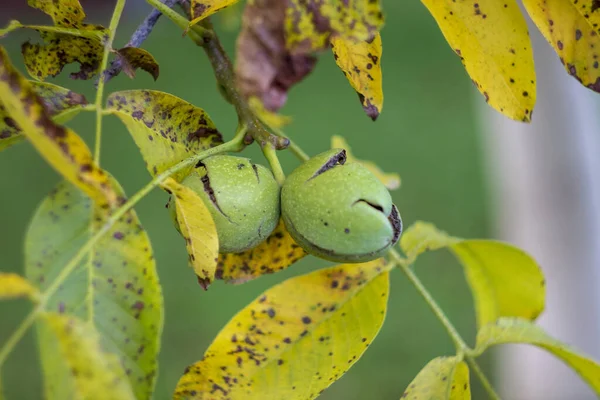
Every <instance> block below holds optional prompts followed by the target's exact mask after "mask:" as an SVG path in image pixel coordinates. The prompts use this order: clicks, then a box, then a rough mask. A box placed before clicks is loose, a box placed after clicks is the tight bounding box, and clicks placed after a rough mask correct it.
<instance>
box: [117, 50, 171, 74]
mask: <svg viewBox="0 0 600 400" xmlns="http://www.w3.org/2000/svg"><path fill="white" fill-rule="evenodd" d="M115 52H116V54H117V57H119V59H120V60H121V67H122V68H123V72H125V75H127V76H128V77H130V78H131V79H133V78H135V70H136V69H138V68H140V69H143V70H144V71H146V72H147V73H149V74H150V75H152V77H153V78H154V80H157V79H158V75H159V73H160V71H159V67H158V63H157V62H156V59H155V58H154V56H153V55H152V54H150V52H148V51H147V50H144V49H140V48H139V47H123V48H122V49H119V50H115Z"/></svg>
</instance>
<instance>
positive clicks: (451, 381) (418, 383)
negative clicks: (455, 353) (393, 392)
mask: <svg viewBox="0 0 600 400" xmlns="http://www.w3.org/2000/svg"><path fill="white" fill-rule="evenodd" d="M401 398H402V399H411V400H471V388H470V387H469V367H468V366H467V364H466V363H465V362H464V361H462V360H461V359H459V358H458V357H437V358H434V359H433V360H431V361H429V363H427V365H426V366H425V367H423V369H422V370H421V371H420V372H419V374H418V375H417V376H416V377H415V379H413V380H412V382H411V383H410V385H408V387H407V388H406V391H405V392H404V394H403V395H402V396H401Z"/></svg>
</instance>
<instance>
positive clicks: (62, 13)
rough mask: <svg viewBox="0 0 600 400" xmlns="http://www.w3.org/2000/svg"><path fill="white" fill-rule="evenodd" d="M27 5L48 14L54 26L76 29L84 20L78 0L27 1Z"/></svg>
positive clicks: (83, 13)
mask: <svg viewBox="0 0 600 400" xmlns="http://www.w3.org/2000/svg"><path fill="white" fill-rule="evenodd" d="M27 4H28V5H29V6H30V7H33V8H37V9H38V10H40V11H42V12H44V13H46V14H48V15H49V16H50V17H51V18H52V21H54V25H58V26H65V27H71V28H77V27H79V26H81V24H82V23H83V20H84V19H85V12H84V11H83V7H81V4H80V3H79V0H61V1H48V0H27Z"/></svg>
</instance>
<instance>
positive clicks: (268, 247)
mask: <svg viewBox="0 0 600 400" xmlns="http://www.w3.org/2000/svg"><path fill="white" fill-rule="evenodd" d="M306 254H307V253H306V252H305V251H304V249H302V247H300V246H299V245H298V244H297V243H296V242H295V241H294V239H292V236H291V235H290V234H289V232H288V231H287V229H286V228H285V224H284V223H283V220H280V221H279V223H278V224H277V226H276V227H275V230H274V231H273V232H272V233H271V235H269V237H268V238H267V239H266V240H265V241H264V242H262V243H261V244H259V245H258V246H256V247H254V248H252V249H250V250H246V251H244V252H243V253H226V254H219V259H218V262H217V275H216V277H217V279H222V280H224V281H226V282H228V283H233V284H239V283H245V282H248V281H250V280H252V279H255V278H258V277H259V276H261V275H265V274H272V273H274V272H279V271H282V270H284V269H286V268H287V267H289V266H291V265H292V264H294V263H295V262H296V261H298V260H300V259H302V258H303V257H304V256H306Z"/></svg>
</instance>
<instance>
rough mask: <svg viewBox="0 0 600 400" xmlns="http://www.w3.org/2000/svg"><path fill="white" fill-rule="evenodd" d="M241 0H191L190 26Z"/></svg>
mask: <svg viewBox="0 0 600 400" xmlns="http://www.w3.org/2000/svg"><path fill="white" fill-rule="evenodd" d="M238 1H239V0H191V1H190V5H191V6H190V12H191V14H192V18H191V21H190V25H189V26H193V25H196V24H197V23H198V22H200V21H202V20H203V19H204V18H206V17H209V16H211V15H213V14H214V13H216V12H218V11H220V10H222V9H223V8H225V7H229V6H230V5H232V4H235V3H237V2H238Z"/></svg>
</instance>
